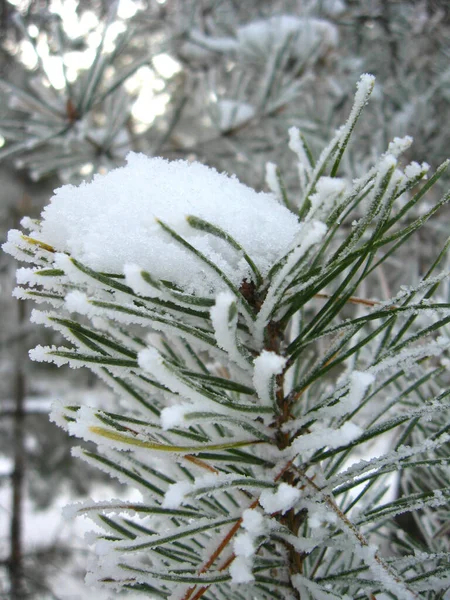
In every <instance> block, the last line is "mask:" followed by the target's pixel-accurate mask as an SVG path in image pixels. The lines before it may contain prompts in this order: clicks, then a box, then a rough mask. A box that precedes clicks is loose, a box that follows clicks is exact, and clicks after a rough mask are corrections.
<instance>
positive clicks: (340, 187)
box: [306, 177, 347, 221]
mask: <svg viewBox="0 0 450 600" xmlns="http://www.w3.org/2000/svg"><path fill="white" fill-rule="evenodd" d="M346 187H347V185H346V181H345V179H341V178H339V177H321V178H320V179H319V181H318V182H317V184H316V192H315V193H314V194H312V195H311V196H310V198H309V200H310V203H311V208H310V210H309V212H308V214H307V216H306V220H307V221H309V220H310V219H312V218H313V217H314V218H316V219H319V220H324V219H325V218H326V216H328V213H329V212H331V210H332V209H333V208H334V206H335V204H336V201H337V199H338V198H339V196H341V195H342V194H343V193H344V192H345V189H346ZM322 213H323V214H322Z"/></svg>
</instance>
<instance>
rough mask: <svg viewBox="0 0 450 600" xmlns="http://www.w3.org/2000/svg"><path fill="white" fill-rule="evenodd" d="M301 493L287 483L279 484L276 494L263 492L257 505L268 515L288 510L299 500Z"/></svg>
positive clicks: (267, 491) (269, 491) (268, 491)
mask: <svg viewBox="0 0 450 600" xmlns="http://www.w3.org/2000/svg"><path fill="white" fill-rule="evenodd" d="M300 496H301V492H300V490H299V489H297V488H295V487H292V486H291V485H289V484H288V483H284V482H283V483H280V485H279V486H278V489H277V490H276V492H272V491H271V490H264V491H263V492H262V493H261V496H260V497H259V503H260V504H261V506H262V507H263V509H264V510H265V511H266V513H268V514H273V513H276V512H281V514H283V515H284V513H285V512H287V511H288V510H290V509H291V508H292V507H293V506H294V505H295V504H296V503H297V502H298V501H299V500H300Z"/></svg>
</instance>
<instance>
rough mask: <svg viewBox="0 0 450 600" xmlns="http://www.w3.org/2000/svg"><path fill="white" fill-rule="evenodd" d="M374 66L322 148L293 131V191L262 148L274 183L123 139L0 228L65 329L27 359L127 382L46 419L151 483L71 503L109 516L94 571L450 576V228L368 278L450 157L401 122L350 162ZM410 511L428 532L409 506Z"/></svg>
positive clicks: (82, 452)
mask: <svg viewBox="0 0 450 600" xmlns="http://www.w3.org/2000/svg"><path fill="white" fill-rule="evenodd" d="M373 84H374V80H373V77H371V76H369V75H364V76H362V78H361V81H360V82H359V84H358V91H357V94H356V97H355V104H354V106H353V109H352V111H351V113H350V117H349V120H348V121H347V123H346V124H345V125H344V126H343V127H342V128H341V129H339V130H338V131H337V132H336V134H335V135H334V137H333V138H332V141H331V142H330V144H329V145H328V146H327V147H326V148H325V149H324V151H323V152H322V153H321V155H320V157H319V158H318V161H317V162H315V161H314V158H313V157H312V156H311V154H310V153H309V151H308V149H307V142H306V140H305V139H304V136H303V135H302V134H301V132H299V131H298V130H291V131H290V132H289V135H290V147H291V149H292V150H293V151H294V153H295V156H296V158H297V160H298V161H300V162H299V165H298V174H299V189H300V192H299V195H300V196H299V197H298V198H287V195H286V189H285V187H284V186H283V181H282V174H281V173H280V172H279V170H278V169H277V167H276V166H275V165H270V166H269V167H268V183H269V184H270V188H271V189H272V191H273V193H270V194H267V193H257V192H255V191H253V190H252V189H250V188H248V187H246V186H244V185H242V184H241V183H239V181H237V179H235V178H233V177H229V176H227V175H225V174H220V173H218V172H216V171H214V170H213V169H210V168H208V167H206V166H203V165H200V164H197V163H187V162H183V161H178V162H168V161H166V160H163V159H161V158H147V157H145V156H143V155H137V154H131V155H129V157H128V164H127V165H126V166H125V167H122V168H119V169H116V170H114V171H111V172H110V173H108V174H107V175H103V176H96V177H95V178H94V180H93V181H92V182H91V183H88V184H83V185H81V186H79V187H73V186H65V187H62V188H60V189H59V190H57V191H56V193H55V196H54V197H53V198H52V199H51V201H50V204H49V205H48V206H47V207H46V208H45V210H44V211H43V213H42V219H41V220H40V221H32V220H31V219H24V221H23V222H22V225H23V227H24V229H27V230H28V233H24V232H21V231H11V232H10V234H9V238H8V242H7V243H6V244H5V245H4V249H5V251H7V252H9V253H10V254H12V255H13V256H15V257H16V258H17V259H19V260H21V261H25V262H28V263H30V266H29V267H26V268H21V269H19V270H18V273H17V278H18V283H19V286H18V287H17V289H16V291H15V295H16V297H17V298H32V299H33V300H34V301H35V302H36V303H38V304H41V303H42V304H44V305H47V309H46V310H34V311H33V313H32V320H33V321H34V322H37V323H41V324H43V325H45V326H47V327H50V328H52V329H53V330H55V331H57V332H58V333H59V334H60V335H61V336H62V337H63V338H64V339H65V340H66V344H65V345H63V346H49V347H42V346H38V347H37V348H35V349H34V350H32V351H31V352H30V355H31V358H32V359H34V360H39V361H48V362H54V363H55V364H56V365H62V364H66V363H68V364H69V365H70V366H72V367H75V368H76V367H87V368H89V369H91V370H92V371H93V372H94V373H96V374H97V375H98V376H99V377H100V378H101V379H103V380H104V381H106V382H107V383H108V384H109V385H110V386H111V387H112V388H113V389H114V390H115V391H116V393H117V395H118V397H119V398H120V408H117V407H111V411H107V410H99V409H97V408H90V407H88V406H80V407H77V406H62V405H58V406H55V407H54V410H53V412H52V419H53V420H54V421H55V422H57V423H58V424H59V425H61V426H63V427H65V428H66V429H67V431H68V432H69V433H70V434H71V435H74V436H77V437H78V438H80V439H83V440H87V441H91V442H94V444H95V449H92V446H91V447H90V449H86V448H85V447H80V448H79V449H78V450H77V451H76V455H77V456H78V457H80V458H82V459H84V460H85V461H87V462H88V463H91V464H93V465H96V466H97V467H98V468H100V469H102V470H103V471H105V472H107V473H108V474H110V475H111V476H113V477H116V478H117V479H118V480H119V481H121V482H123V483H125V484H127V485H130V486H133V487H134V488H136V489H138V490H139V491H140V492H141V495H142V501H141V502H140V503H136V504H133V505H131V504H127V503H123V502H121V501H120V500H111V501H110V502H106V503H105V502H102V503H98V504H95V503H84V504H80V505H75V506H74V507H73V508H72V509H71V510H70V511H69V512H70V513H71V514H72V515H73V514H86V515H89V516H91V517H92V518H93V519H94V521H95V522H96V524H97V525H100V527H101V528H102V529H103V533H99V534H96V536H95V537H96V551H97V561H96V564H95V565H94V566H92V572H91V573H90V574H89V575H88V582H89V583H96V584H101V585H104V586H107V587H110V588H111V589H113V590H120V589H133V590H137V591H142V592H143V593H144V594H148V595H149V596H150V597H160V598H168V599H172V600H175V599H178V600H194V599H199V598H201V597H204V598H205V599H208V598H209V599H210V600H212V599H216V598H231V599H236V600H237V599H242V598H250V597H252V598H255V599H256V598H257V599H261V600H263V599H273V598H280V599H286V598H294V599H295V598H313V599H316V600H321V599H322V598H361V599H362V598H366V597H375V595H376V594H378V593H381V592H384V593H386V594H388V595H389V597H395V598H398V599H400V600H409V599H413V598H430V599H431V598H436V597H442V594H443V593H444V590H445V589H446V587H448V585H449V577H450V574H449V573H450V571H449V557H450V548H449V542H448V536H446V535H443V534H442V531H445V523H446V520H447V518H448V516H449V515H448V500H449V497H450V489H449V485H448V442H449V438H450V434H449V432H448V425H444V423H446V420H448V415H449V410H448V398H449V396H450V390H449V389H448V388H447V387H446V385H445V381H446V378H445V371H446V366H447V365H448V349H449V347H450V336H449V330H448V324H449V322H450V304H449V303H448V301H447V302H446V298H445V297H443V296H442V294H441V293H440V290H441V289H442V285H441V284H442V283H443V282H445V281H446V280H447V278H448V273H447V272H445V270H443V269H442V265H443V264H444V263H445V261H444V257H445V254H446V251H447V247H448V245H449V243H450V242H447V243H445V244H444V247H443V249H442V251H441V252H440V254H439V255H438V256H437V257H436V260H435V261H434V262H433V264H431V265H428V266H427V268H426V270H425V272H424V273H423V276H422V278H421V280H420V281H419V282H418V283H417V282H415V284H414V285H412V286H410V287H409V288H407V289H406V288H403V289H402V290H398V291H397V292H398V293H397V294H396V295H395V296H394V297H393V298H391V299H389V300H383V301H380V300H377V299H373V298H365V297H362V296H360V295H359V294H360V290H362V289H367V286H366V283H367V284H370V282H371V281H373V277H374V274H376V272H377V269H378V268H381V266H382V265H383V263H385V261H387V260H388V259H389V258H390V257H391V256H392V255H393V254H394V253H395V251H397V250H398V248H400V247H401V246H402V245H403V244H404V243H411V239H414V238H411V236H413V234H414V233H415V231H416V230H417V229H419V227H422V226H424V225H426V223H427V221H428V219H429V218H431V217H432V216H433V215H434V214H435V213H436V211H437V210H438V209H439V208H440V207H441V206H442V205H443V204H445V203H446V202H447V200H448V195H447V196H445V197H443V198H442V199H441V200H439V201H438V202H435V203H434V204H433V205H431V204H426V205H425V208H423V209H421V210H419V211H413V212H412V213H411V214H412V217H410V216H409V215H410V212H409V211H410V210H412V209H413V208H414V207H416V205H419V203H420V202H421V201H422V199H423V198H424V197H425V196H426V193H427V191H428V190H429V189H430V188H431V187H432V185H433V184H434V183H435V181H437V179H439V177H440V176H441V175H442V173H443V172H444V171H445V169H446V167H447V163H444V164H443V165H441V167H439V168H438V169H437V170H436V172H435V173H434V174H432V175H431V176H430V177H429V179H427V180H424V178H425V176H426V173H427V171H428V168H429V167H428V165H425V164H424V165H418V164H417V163H412V165H409V166H408V165H407V166H406V167H405V168H404V169H403V170H402V168H401V166H400V164H399V158H400V155H401V152H402V150H404V149H406V148H407V147H408V146H409V145H410V143H411V141H410V139H408V140H396V141H394V142H393V143H392V144H391V145H390V146H389V148H388V149H387V151H386V153H385V154H384V155H383V156H381V157H380V158H379V160H378V161H377V162H376V163H375V164H374V165H373V167H372V168H371V169H370V170H369V171H368V172H367V173H366V175H363V176H361V177H360V178H359V179H357V180H354V181H347V180H344V179H343V178H342V177H340V175H339V164H340V161H341V159H342V156H343V154H344V152H345V150H346V148H347V145H348V143H349V141H350V138H351V135H352V134H353V130H354V128H355V125H356V122H357V120H358V118H359V117H360V115H361V112H362V109H363V107H364V105H365V104H366V102H367V101H368V98H369V96H370V92H371V90H372V88H373ZM294 206H296V207H297V208H296V209H295V210H294V209H293V208H292V207H294ZM361 208H363V210H361ZM296 213H298V214H296ZM355 214H358V215H359V217H358V218H357V219H356V220H355V216H354V215H355ZM417 214H419V216H417ZM299 215H300V216H299ZM406 216H408V218H407V219H406V218H405V217H406ZM427 432H428V433H427ZM400 470H401V471H402V472H407V473H411V477H410V478H409V479H408V480H407V481H409V482H410V486H409V487H408V488H405V487H403V488H402V489H401V490H400V492H401V493H397V491H396V483H395V482H396V475H397V474H398V473H399V472H400ZM420 470H422V471H423V470H426V471H427V473H430V474H431V476H430V480H429V481H430V483H429V486H428V487H427V489H426V490H423V489H421V488H420V486H418V485H417V477H414V474H415V473H419V472H421V471H420ZM417 511H420V515H421V517H420V518H421V519H423V520H424V522H423V524H422V525H423V526H422V528H421V531H419V533H417V532H415V530H414V528H413V529H409V530H408V529H404V528H402V526H401V522H400V521H399V520H398V519H399V517H400V516H401V515H404V514H405V513H406V514H409V513H411V514H412V515H414V513H415V512H417ZM413 518H414V517H413ZM441 592H442V594H441ZM436 593H438V594H441V596H436V595H434V594H436Z"/></svg>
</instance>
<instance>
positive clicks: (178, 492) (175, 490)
mask: <svg viewBox="0 0 450 600" xmlns="http://www.w3.org/2000/svg"><path fill="white" fill-rule="evenodd" d="M191 490H192V484H191V483H189V482H188V481H178V482H177V483H172V484H171V485H169V488H168V490H167V492H166V493H165V495H164V501H163V504H162V506H163V508H179V507H180V506H181V505H182V504H183V502H184V499H185V496H186V494H187V493H189V492H190V491H191Z"/></svg>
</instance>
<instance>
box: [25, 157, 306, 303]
mask: <svg viewBox="0 0 450 600" xmlns="http://www.w3.org/2000/svg"><path fill="white" fill-rule="evenodd" d="M127 163H128V164H127V165H126V166H124V167H121V168H118V169H115V170H113V171H111V172H109V173H108V174H107V175H103V176H102V175H96V176H95V177H94V179H93V181H92V182H90V183H83V184H81V185H80V186H78V187H75V186H73V185H66V186H63V187H61V188H59V189H57V190H56V192H55V195H54V196H53V198H52V199H51V202H50V204H49V205H48V206H47V207H46V208H45V209H44V212H43V215H42V217H43V218H42V221H41V231H40V232H32V233H31V236H32V237H34V238H35V239H39V240H42V241H45V243H46V244H51V245H52V246H53V247H54V248H55V250H56V251H57V252H68V253H70V254H71V256H72V257H74V258H76V259H77V260H79V261H81V262H82V263H84V264H85V265H87V266H88V267H90V268H92V269H95V270H97V271H103V272H111V273H123V271H124V267H125V265H130V264H137V265H138V266H139V267H140V268H141V269H144V270H146V271H148V272H149V273H150V274H151V276H152V277H154V278H156V279H163V280H169V281H170V282H171V283H173V284H175V285H177V286H179V287H181V288H182V289H183V290H184V291H187V292H189V293H195V294H199V295H204V296H209V295H211V294H214V293H217V292H218V291H220V290H221V289H225V288H224V284H223V281H222V279H221V278H220V277H219V276H218V274H217V273H216V272H214V269H212V268H208V267H207V265H206V264H205V263H204V262H203V263H202V262H201V261H199V260H197V259H196V258H195V256H194V254H193V253H192V251H190V250H188V249H186V250H185V249H184V248H183V247H182V246H181V245H180V244H178V243H176V241H175V240H174V239H173V238H172V237H171V236H170V235H169V234H168V233H167V230H165V229H164V227H162V226H161V223H163V224H166V225H168V226H169V227H170V228H171V229H172V230H174V231H175V232H176V233H177V234H178V235H180V236H182V237H183V238H184V240H186V241H187V242H188V243H189V244H191V246H193V247H194V248H195V250H197V251H198V252H200V253H202V254H203V255H204V256H205V257H206V258H207V259H209V261H211V262H213V263H214V264H215V265H216V266H217V267H219V268H220V269H221V270H222V272H223V273H224V274H225V275H226V276H227V277H228V278H229V280H230V281H231V282H232V283H233V284H234V285H236V286H238V287H239V285H240V284H241V283H242V281H243V280H244V279H245V278H247V279H250V278H251V270H250V268H249V264H248V262H246V260H245V259H244V256H243V252H239V251H237V250H236V249H235V248H232V247H231V246H230V244H229V243H228V242H226V241H225V240H223V239H220V238H219V237H217V235H210V234H208V233H207V232H205V231H202V230H199V229H197V228H193V227H191V226H190V225H189V223H188V221H187V220H186V218H187V217H188V216H189V215H192V216H194V217H197V218H200V219H202V220H203V221H207V222H208V223H211V224H213V225H214V226H215V227H216V228H217V227H218V228H220V229H221V230H223V231H225V232H226V233H227V234H229V235H230V236H232V237H233V238H234V240H236V241H237V242H238V244H239V245H240V246H242V248H243V249H244V250H245V251H246V253H247V254H248V255H249V256H250V257H252V258H253V260H254V262H255V264H256V266H257V267H258V269H259V271H260V272H261V274H262V275H263V276H264V275H266V274H267V273H268V272H269V270H270V268H271V267H272V265H273V264H274V263H275V262H276V261H277V260H279V259H280V258H281V257H282V256H284V255H285V254H286V252H288V251H289V250H290V248H291V247H292V246H293V245H295V243H296V242H295V241H296V238H297V239H298V236H299V234H300V230H301V226H300V224H299V223H298V220H297V217H296V216H295V215H294V214H292V213H291V212H289V211H288V210H287V209H286V208H285V207H284V206H282V205H280V204H279V203H278V202H277V200H276V198H275V197H274V196H273V195H272V194H267V193H257V192H255V191H254V190H253V189H251V188H249V187H247V186H245V185H243V184H242V183H240V182H239V181H238V180H237V179H236V178H235V177H229V176H228V175H226V174H223V173H218V172H217V171H216V170H214V169H212V168H209V167H206V166H204V165H201V164H199V163H189V162H187V161H173V162H169V161H167V160H164V159H162V158H148V157H146V156H144V155H143V154H136V153H130V154H129V155H128V158H127ZM131 285H133V284H132V283H131Z"/></svg>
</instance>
